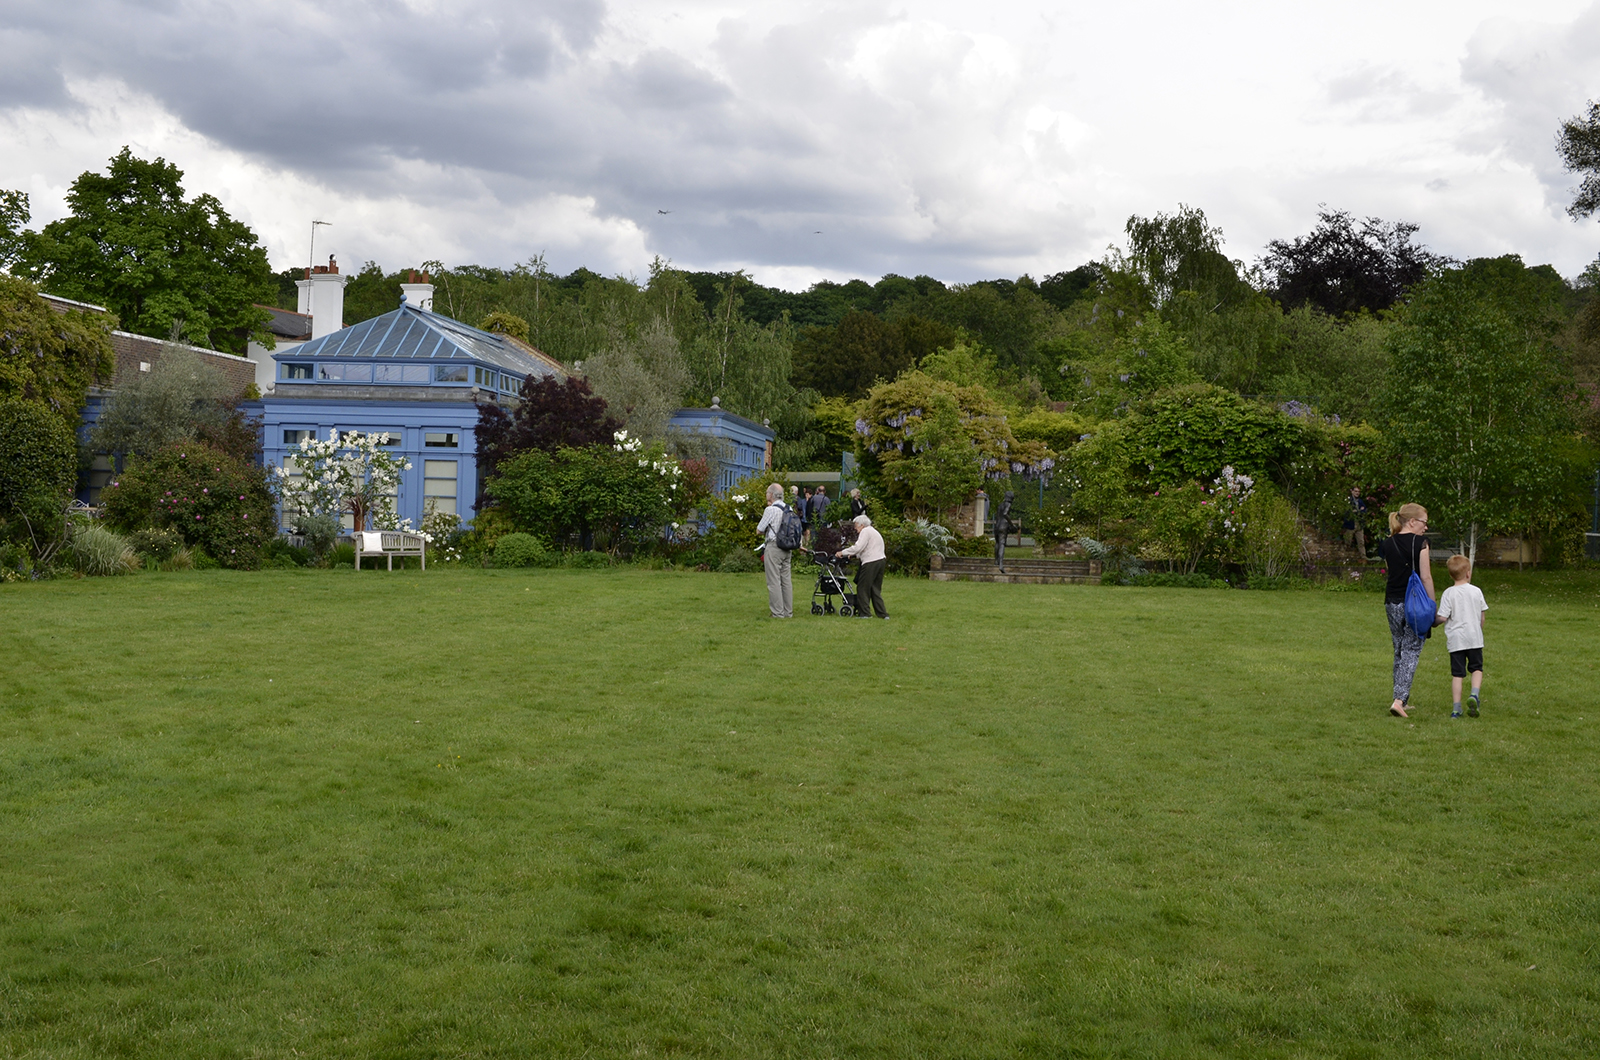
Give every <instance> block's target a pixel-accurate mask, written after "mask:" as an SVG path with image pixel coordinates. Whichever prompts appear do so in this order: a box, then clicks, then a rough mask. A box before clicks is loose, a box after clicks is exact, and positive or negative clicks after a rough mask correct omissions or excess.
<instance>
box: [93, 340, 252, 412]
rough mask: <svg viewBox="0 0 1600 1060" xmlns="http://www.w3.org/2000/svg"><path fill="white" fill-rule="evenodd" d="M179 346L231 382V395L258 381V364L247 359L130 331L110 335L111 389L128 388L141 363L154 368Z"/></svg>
mask: <svg viewBox="0 0 1600 1060" xmlns="http://www.w3.org/2000/svg"><path fill="white" fill-rule="evenodd" d="M174 346H180V347H181V348H183V349H187V350H189V351H190V352H191V353H193V354H195V355H196V356H197V357H199V358H200V359H201V360H202V361H204V362H205V363H206V364H209V365H211V366H212V367H214V368H216V369H217V370H219V371H220V372H222V376H223V378H224V379H226V380H227V381H228V392H229V393H230V394H232V395H234V396H235V397H237V396H238V395H240V394H242V393H244V391H245V388H246V387H248V386H250V384H252V383H254V382H255V381H256V365H255V362H254V361H252V360H249V359H248V358H245V357H235V356H233V355H232V354H228V353H217V352H216V351H215V350H203V349H200V348H199V347H198V346H181V344H179V343H171V342H163V341H162V340H160V339H152V338H150V337H149V336H147V335H134V334H132V333H131V332H127V331H113V332H112V333H111V349H112V352H113V353H115V354H116V357H117V369H116V374H115V375H114V376H113V377H112V381H111V386H112V388H113V389H115V388H116V387H118V386H124V385H126V384H127V383H128V382H129V381H130V380H132V379H134V378H136V377H137V376H138V375H139V372H140V368H139V365H140V364H148V365H150V367H152V368H154V367H155V366H156V364H157V363H159V362H160V360H161V354H162V351H164V350H166V349H168V348H170V347H174Z"/></svg>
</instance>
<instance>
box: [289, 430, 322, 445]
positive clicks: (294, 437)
mask: <svg viewBox="0 0 1600 1060" xmlns="http://www.w3.org/2000/svg"><path fill="white" fill-rule="evenodd" d="M316 433H317V432H316V431H299V430H294V431H291V430H286V431H284V432H283V444H284V445H299V444H300V443H301V442H306V441H310V440H311V439H312V438H314V437H315V436H316Z"/></svg>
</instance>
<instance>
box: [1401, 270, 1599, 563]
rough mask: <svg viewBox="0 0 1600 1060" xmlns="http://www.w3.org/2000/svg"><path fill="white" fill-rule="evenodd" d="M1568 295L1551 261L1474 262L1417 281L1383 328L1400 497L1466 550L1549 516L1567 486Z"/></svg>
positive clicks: (1570, 458) (1570, 406) (1570, 388)
mask: <svg viewBox="0 0 1600 1060" xmlns="http://www.w3.org/2000/svg"><path fill="white" fill-rule="evenodd" d="M1564 291H1565V284H1564V283H1563V282H1562V280H1561V277H1560V276H1559V275H1557V274H1556V273H1555V271H1554V270H1553V269H1550V268H1549V267H1548V266H1540V267H1539V268H1535V269H1529V268H1527V267H1526V266H1524V265H1523V263H1522V260H1521V259H1520V258H1518V257H1517V256H1515V255H1508V256H1506V257H1502V258H1490V259H1479V260H1477V261H1473V262H1470V263H1468V264H1467V265H1466V266H1465V267H1462V268H1457V269H1448V270H1445V271H1443V272H1440V273H1438V274H1436V275H1435V276H1434V277H1432V278H1431V279H1429V280H1428V281H1427V282H1425V283H1423V284H1422V285H1420V286H1419V287H1418V288H1416V289H1415V290H1414V291H1413V293H1412V297H1411V299H1410V300H1409V302H1408V304H1407V305H1406V306H1405V307H1404V308H1403V310H1402V311H1401V313H1400V317H1399V321H1398V323H1397V326H1396V328H1395V329H1394V331H1393V332H1392V333H1391V335H1390V350H1391V353H1392V356H1393V360H1392V362H1391V364H1390V368H1389V374H1388V379H1387V382H1386V385H1385V393H1384V396H1383V400H1382V402H1381V414H1382V417H1383V420H1384V428H1385V431H1386V433H1387V435H1388V438H1389V441H1390V444H1391V445H1392V447H1393V449H1394V451H1395V453H1396V454H1397V455H1398V458H1399V486H1400V490H1399V496H1400V499H1403V500H1408V501H1409V500H1415V501H1418V502H1420V503H1421V504H1423V505H1424V506H1425V507H1426V508H1427V509H1428V511H1429V514H1430V515H1431V516H1432V518H1433V528H1434V529H1435V531H1437V532H1442V533H1445V534H1450V535H1453V536H1457V537H1458V538H1459V539H1460V541H1461V543H1462V545H1463V547H1464V549H1465V551H1466V552H1467V554H1468V556H1469V558H1471V557H1475V556H1476V553H1477V545H1478V541H1479V539H1480V538H1481V537H1482V536H1484V535H1485V534H1489V533H1495V532H1498V531H1513V532H1519V533H1520V532H1525V531H1527V530H1530V529H1535V528H1537V527H1538V526H1539V525H1540V524H1541V523H1548V522H1551V521H1553V520H1554V518H1556V517H1557V516H1558V515H1559V509H1560V508H1561V507H1562V506H1563V504H1564V503H1565V501H1566V500H1567V497H1566V495H1567V494H1568V493H1570V480H1571V478H1572V473H1573V466H1572V464H1573V458H1574V457H1575V456H1576V454H1575V453H1574V452H1573V413H1574V405H1573V401H1572V396H1573V386H1572V376H1571V372H1570V370H1569V369H1568V368H1567V366H1566V365H1565V364H1564V363H1563V361H1562V358H1561V355H1560V351H1559V350H1558V349H1557V347H1556V345H1555V342H1554V336H1555V334H1556V330H1557V328H1558V326H1559V323H1560V305H1561V299H1562V296H1563V294H1564Z"/></svg>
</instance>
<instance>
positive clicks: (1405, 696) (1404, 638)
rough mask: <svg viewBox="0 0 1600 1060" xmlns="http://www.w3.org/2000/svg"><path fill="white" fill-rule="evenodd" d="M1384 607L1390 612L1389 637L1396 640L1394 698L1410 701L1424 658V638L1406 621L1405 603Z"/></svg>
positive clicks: (1403, 701)
mask: <svg viewBox="0 0 1600 1060" xmlns="http://www.w3.org/2000/svg"><path fill="white" fill-rule="evenodd" d="M1383 609H1384V610H1385V611H1387V612H1388V613H1389V637H1390V638H1391V639H1392V640H1393V641H1394V698H1396V699H1398V700H1399V701H1400V702H1402V703H1408V702H1410V700H1411V682H1412V681H1413V680H1414V679H1415V678H1416V676H1417V663H1418V661H1420V660H1421V658H1422V638H1421V637H1419V636H1417V632H1416V630H1414V629H1412V628H1411V626H1410V624H1409V623H1407V622H1406V605H1405V604H1384V605H1383Z"/></svg>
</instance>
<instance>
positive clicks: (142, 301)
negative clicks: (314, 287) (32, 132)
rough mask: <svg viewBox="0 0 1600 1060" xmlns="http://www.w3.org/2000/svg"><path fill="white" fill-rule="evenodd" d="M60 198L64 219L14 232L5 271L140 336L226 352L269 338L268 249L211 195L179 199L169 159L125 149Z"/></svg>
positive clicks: (176, 173) (271, 286) (178, 173)
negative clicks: (102, 312)
mask: <svg viewBox="0 0 1600 1060" xmlns="http://www.w3.org/2000/svg"><path fill="white" fill-rule="evenodd" d="M67 205H68V207H69V208H70V209H71V211H72V212H71V213H70V214H69V215H68V216H67V217H64V218H62V219H60V220H59V221H52V222H50V223H49V224H47V225H45V226H44V228H43V229H41V230H39V231H37V232H33V231H25V232H22V233H20V253H19V254H18V255H17V261H16V262H15V264H14V265H13V271H15V272H20V273H21V274H23V275H25V276H27V277H29V278H30V279H33V280H36V281H38V282H39V284H40V285H41V286H42V287H43V288H44V289H45V290H46V291H49V292H50V293H52V294H58V295H61V296H62V297H65V298H74V299H78V300H81V301H86V302H94V303H96V304H99V305H103V306H105V307H107V308H108V309H110V310H111V311H112V312H114V313H116V314H117V317H118V318H119V319H120V320H121V322H122V326H123V327H124V328H127V329H128V330H130V331H134V332H138V333H139V334H142V335H153V336H156V337H158V338H172V339H181V340H183V341H185V342H189V343H193V344H194V345H197V346H204V347H207V348H210V349H220V350H230V351H233V352H243V350H244V346H245V343H246V341H247V340H249V339H252V338H253V339H256V340H257V341H260V342H264V343H270V342H271V341H272V340H271V336H270V335H268V333H267V331H266V324H267V321H268V320H269V319H270V318H269V315H268V314H267V313H266V312H265V311H264V310H262V309H258V308H256V305H255V303H269V304H270V303H272V302H274V301H275V300H276V297H277V281H276V278H275V277H274V275H273V272H272V268H271V266H269V265H268V263H267V252H266V250H265V249H263V248H262V246H261V245H260V244H259V243H258V242H257V240H256V235H255V233H254V232H252V231H251V230H250V228H249V226H248V225H245V224H244V223H243V222H241V221H236V220H234V219H233V218H232V217H230V216H229V215H228V211H227V210H225V209H223V207H222V203H220V202H219V201H217V199H216V198H215V197H214V196H211V195H198V196H196V197H194V198H193V199H185V198H184V195H183V171H182V170H180V169H179V168H178V167H177V166H175V165H173V164H171V163H169V162H167V161H166V160H165V159H162V158H157V159H154V160H153V161H147V160H145V159H141V158H135V157H134V155H133V153H132V151H130V150H129V149H128V148H126V147H124V148H123V149H122V151H121V153H119V154H118V155H117V156H116V157H115V158H113V159H111V164H110V166H109V167H108V169H107V171H106V172H105V173H95V172H88V173H84V174H82V175H81V176H79V177H78V179H77V180H75V181H73V182H72V188H71V190H70V191H68V193H67ZM13 212H14V211H13ZM26 219H27V218H26V216H25V215H22V217H21V221H26ZM19 224H20V222H14V223H12V225H11V227H12V229H13V230H14V229H15V228H16V227H18V226H19Z"/></svg>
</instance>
